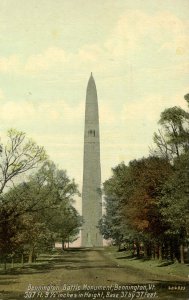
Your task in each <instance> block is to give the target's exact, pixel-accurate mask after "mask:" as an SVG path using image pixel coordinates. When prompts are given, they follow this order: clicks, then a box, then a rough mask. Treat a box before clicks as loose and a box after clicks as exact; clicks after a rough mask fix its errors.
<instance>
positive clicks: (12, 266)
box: [11, 257, 14, 269]
mask: <svg viewBox="0 0 189 300" xmlns="http://www.w3.org/2000/svg"><path fill="white" fill-rule="evenodd" d="M11 268H12V269H13V268H14V257H12V259H11Z"/></svg>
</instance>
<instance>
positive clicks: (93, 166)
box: [81, 73, 103, 247]
mask: <svg viewBox="0 0 189 300" xmlns="http://www.w3.org/2000/svg"><path fill="white" fill-rule="evenodd" d="M100 186H101V166H100V135H99V115H98V98H97V90H96V85H95V81H94V78H93V75H92V73H91V76H90V78H89V82H88V85H87V93H86V106H85V132H84V158H83V189H82V215H83V219H84V224H83V228H82V233H81V245H82V247H102V245H103V239H102V236H101V234H100V232H99V229H98V222H99V220H100V218H101V217H102V196H101V193H100Z"/></svg>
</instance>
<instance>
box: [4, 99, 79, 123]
mask: <svg viewBox="0 0 189 300" xmlns="http://www.w3.org/2000/svg"><path fill="white" fill-rule="evenodd" d="M83 114H84V107H83V102H79V103H78V104H77V105H71V104H69V103H68V102H67V101H64V100H57V101H54V102H49V103H48V102H45V101H43V102H42V101H40V103H37V104H36V103H34V102H30V101H18V102H15V101H3V102H2V103H1V110H0V118H1V120H2V121H3V122H5V123H7V124H8V123H13V122H18V123H19V124H20V123H23V128H24V127H25V126H26V124H27V123H32V122H34V124H35V123H37V124H39V126H40V124H42V123H44V124H46V123H48V124H49V122H64V123H73V122H74V123H76V122H77V121H80V120H81V119H82V118H83Z"/></svg>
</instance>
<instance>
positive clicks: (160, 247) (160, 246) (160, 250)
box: [159, 245, 162, 260]
mask: <svg viewBox="0 0 189 300" xmlns="http://www.w3.org/2000/svg"><path fill="white" fill-rule="evenodd" d="M159 260H162V245H159Z"/></svg>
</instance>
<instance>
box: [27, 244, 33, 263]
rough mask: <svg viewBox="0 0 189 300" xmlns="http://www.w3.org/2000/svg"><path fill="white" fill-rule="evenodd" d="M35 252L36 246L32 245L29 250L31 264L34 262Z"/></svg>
mask: <svg viewBox="0 0 189 300" xmlns="http://www.w3.org/2000/svg"><path fill="white" fill-rule="evenodd" d="M33 253H34V247H33V246H32V247H31V248H30V251H29V256H28V263H29V264H31V263H32V262H33Z"/></svg>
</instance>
